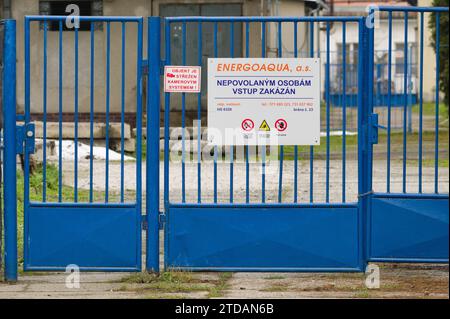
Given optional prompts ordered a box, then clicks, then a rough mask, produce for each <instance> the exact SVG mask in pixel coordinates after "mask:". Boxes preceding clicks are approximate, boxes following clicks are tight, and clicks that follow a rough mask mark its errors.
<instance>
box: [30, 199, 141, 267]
mask: <svg viewBox="0 0 450 319" xmlns="http://www.w3.org/2000/svg"><path fill="white" fill-rule="evenodd" d="M139 217H140V216H139ZM139 217H138V215H137V214H136V207H111V206H104V207H101V206H98V207H95V206H94V207H93V205H90V206H89V207H88V206H87V205H86V206H85V207H83V206H72V207H71V206H69V205H68V206H66V207H52V208H51V209H49V208H48V207H45V206H44V205H42V206H31V207H30V208H29V211H28V219H27V222H26V227H28V231H27V232H26V233H27V234H28V238H26V242H25V263H24V269H25V270H65V268H66V266H67V265H69V264H76V265H78V266H79V267H80V269H82V270H109V271H114V270H117V271H138V270H140V268H141V266H140V264H141V261H140V251H139V250H140V246H141V245H140V244H139V243H140V240H141V239H140V236H141V235H140V227H139V225H140V218H139ZM31 228H32V229H31Z"/></svg>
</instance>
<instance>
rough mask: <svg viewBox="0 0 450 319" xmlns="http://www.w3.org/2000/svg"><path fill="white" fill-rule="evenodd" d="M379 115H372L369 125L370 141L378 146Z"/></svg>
mask: <svg viewBox="0 0 450 319" xmlns="http://www.w3.org/2000/svg"><path fill="white" fill-rule="evenodd" d="M378 127H379V125H378V114H377V113H373V114H371V115H370V123H369V141H370V143H371V144H378Z"/></svg>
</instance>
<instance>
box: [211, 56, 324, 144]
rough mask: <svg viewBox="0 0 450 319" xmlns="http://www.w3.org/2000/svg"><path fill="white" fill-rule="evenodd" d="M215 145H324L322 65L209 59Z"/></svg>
mask: <svg viewBox="0 0 450 319" xmlns="http://www.w3.org/2000/svg"><path fill="white" fill-rule="evenodd" d="M208 141H209V143H210V144H213V145H318V144H319V143H320V60H319V59H314V58H305V59H298V58H245V59H243V58H242V59H241V58H239V59H232V58H213V59H208Z"/></svg>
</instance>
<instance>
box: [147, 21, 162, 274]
mask: <svg viewBox="0 0 450 319" xmlns="http://www.w3.org/2000/svg"><path fill="white" fill-rule="evenodd" d="M160 41H161V19H160V18H159V17H149V18H148V47H147V59H148V78H147V96H148V98H147V130H146V136H147V144H146V150H147V159H146V162H145V164H146V192H147V194H146V195H147V196H146V201H147V205H146V210H147V212H146V214H147V225H148V227H147V254H146V269H147V271H155V272H159V113H160V84H159V80H160V61H161V56H160V54H161V53H160V51H161V49H160ZM166 138H167V137H166Z"/></svg>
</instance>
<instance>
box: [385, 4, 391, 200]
mask: <svg viewBox="0 0 450 319" xmlns="http://www.w3.org/2000/svg"><path fill="white" fill-rule="evenodd" d="M388 14H389V16H388V28H389V30H388V41H389V43H388V118H387V121H388V123H387V150H386V161H387V163H386V164H387V167H386V176H387V177H386V178H387V180H386V192H387V193H389V192H390V191H391V116H392V114H391V113H392V83H391V81H392V11H389V13H388Z"/></svg>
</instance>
